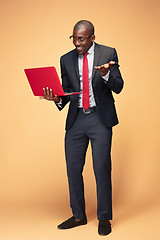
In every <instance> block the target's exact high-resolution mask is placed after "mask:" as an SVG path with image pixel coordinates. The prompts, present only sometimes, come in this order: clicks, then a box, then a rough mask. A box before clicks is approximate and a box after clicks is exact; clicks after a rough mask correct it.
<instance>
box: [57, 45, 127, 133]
mask: <svg viewBox="0 0 160 240" xmlns="http://www.w3.org/2000/svg"><path fill="white" fill-rule="evenodd" d="M110 61H115V63H116V64H114V65H113V66H112V67H110V74H109V79H108V82H105V80H104V79H103V78H102V77H101V73H100V72H99V71H97V70H96V69H95V68H94V66H99V65H102V64H105V63H108V62H110ZM60 64H61V77H62V87H63V89H64V91H66V92H73V91H75V92H79V91H80V79H79V72H78V53H77V51H76V49H74V50H72V51H70V52H68V53H66V54H65V55H63V56H62V57H61V59H60ZM92 87H93V93H94V98H95V102H96V112H97V113H98V114H99V117H100V119H101V120H102V122H103V123H104V124H105V126H106V127H112V126H114V125H116V124H118V118H117V114H116V109H115V104H114V98H113V95H112V91H113V92H115V93H117V94H118V93H120V92H121V90H122V88H123V79H122V76H121V73H120V71H119V65H118V57H117V53H116V50H115V49H114V48H110V47H107V46H103V45H99V44H97V43H95V50H94V63H93V74H92ZM78 98H79V95H72V96H66V97H62V108H60V107H58V108H59V110H62V109H63V107H64V106H65V105H66V104H67V103H68V102H70V105H69V110H68V115H67V120H66V128H65V129H66V130H69V129H70V128H71V127H72V125H73V123H74V121H75V119H76V115H77V110H78Z"/></svg>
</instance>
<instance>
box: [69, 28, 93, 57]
mask: <svg viewBox="0 0 160 240" xmlns="http://www.w3.org/2000/svg"><path fill="white" fill-rule="evenodd" d="M90 35H91V34H89V32H88V30H87V29H84V28H81V29H80V30H74V31H73V44H74V45H75V47H76V50H77V52H78V54H80V55H84V54H85V53H86V52H87V51H88V49H89V48H90V47H91V46H92V44H93V42H94V40H95V36H94V35H92V36H90ZM89 36H90V37H89ZM88 37H89V38H88ZM78 38H79V40H78ZM82 38H86V39H85V40H84V41H83V42H81V41H80V39H82Z"/></svg>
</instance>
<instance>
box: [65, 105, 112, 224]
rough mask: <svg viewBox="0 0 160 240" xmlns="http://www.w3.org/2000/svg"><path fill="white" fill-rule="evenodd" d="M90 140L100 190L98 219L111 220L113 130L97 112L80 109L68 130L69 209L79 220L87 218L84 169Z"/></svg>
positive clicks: (66, 138) (66, 136) (66, 151)
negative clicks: (87, 112) (86, 111)
mask: <svg viewBox="0 0 160 240" xmlns="http://www.w3.org/2000/svg"><path fill="white" fill-rule="evenodd" d="M89 140H90V141H91V148H92V158H93V169H94V174H95V179H96V187H97V188H96V189H97V218H98V219H99V220H103V219H108V220H111V219H112V186H111V141H112V128H107V127H106V126H104V124H103V123H102V122H101V120H100V119H99V116H98V112H93V113H89V114H84V113H83V111H82V109H81V110H78V113H77V117H76V120H75V122H74V124H73V126H72V128H71V129H70V130H68V131H66V135H65V154H66V165H67V175H68V183H69V192H70V206H71V209H72V212H73V215H74V217H75V218H77V219H82V218H83V217H84V216H86V213H85V199H84V183H83V176H82V172H83V167H84V164H85V156H86V151H87V147H88V144H89Z"/></svg>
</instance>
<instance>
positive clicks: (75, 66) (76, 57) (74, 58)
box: [73, 50, 79, 81]
mask: <svg viewBox="0 0 160 240" xmlns="http://www.w3.org/2000/svg"><path fill="white" fill-rule="evenodd" d="M73 64H74V69H75V72H76V76H77V80H78V81H79V69H78V53H77V51H76V50H75V53H74V55H73Z"/></svg>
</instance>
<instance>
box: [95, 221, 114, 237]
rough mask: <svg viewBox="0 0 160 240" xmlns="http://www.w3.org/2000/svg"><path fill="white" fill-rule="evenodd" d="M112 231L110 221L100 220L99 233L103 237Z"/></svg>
mask: <svg viewBox="0 0 160 240" xmlns="http://www.w3.org/2000/svg"><path fill="white" fill-rule="evenodd" d="M111 231H112V229H111V224H110V221H109V220H99V224H98V233H99V235H101V236H105V235H108V234H109V233H110V232H111Z"/></svg>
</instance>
